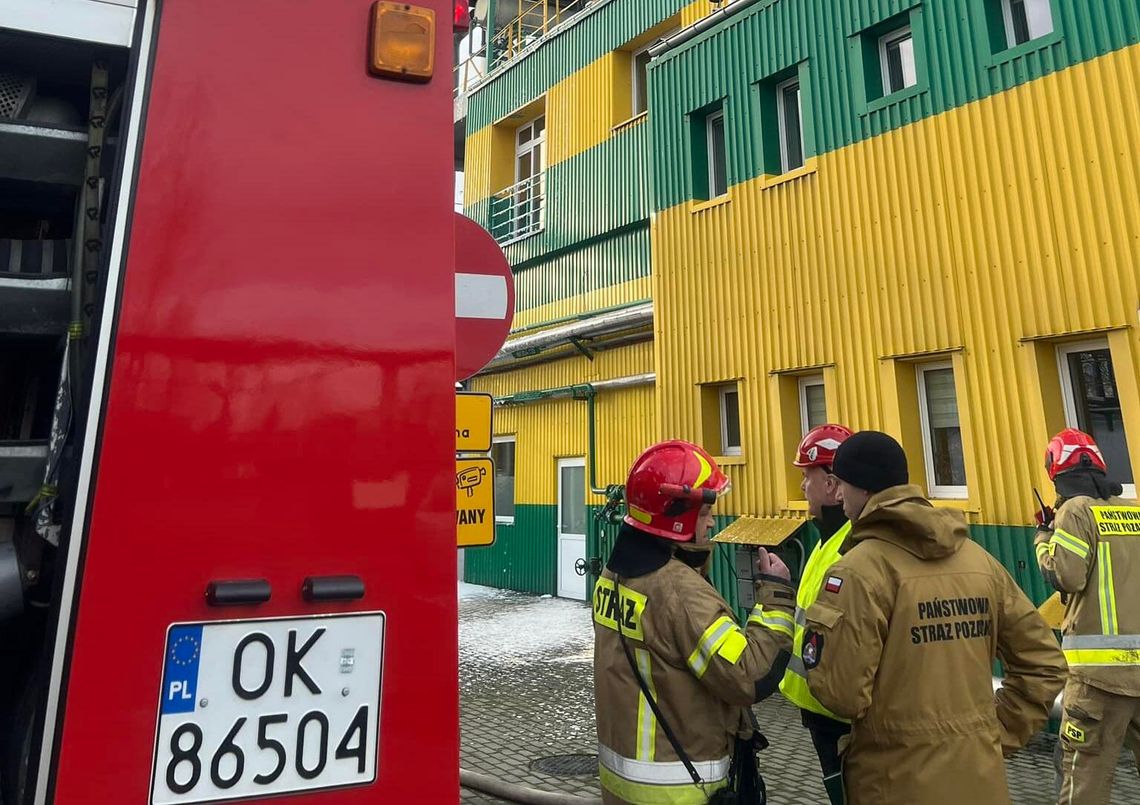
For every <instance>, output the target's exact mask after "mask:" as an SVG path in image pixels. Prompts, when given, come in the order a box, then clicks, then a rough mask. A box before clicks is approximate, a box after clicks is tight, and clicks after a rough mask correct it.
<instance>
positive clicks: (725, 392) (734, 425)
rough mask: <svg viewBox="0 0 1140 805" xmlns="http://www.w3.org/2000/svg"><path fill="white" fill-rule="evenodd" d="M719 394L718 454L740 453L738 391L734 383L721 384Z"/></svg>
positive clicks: (731, 454) (732, 454)
mask: <svg viewBox="0 0 1140 805" xmlns="http://www.w3.org/2000/svg"><path fill="white" fill-rule="evenodd" d="M719 396H720V454H721V455H722V456H739V455H741V453H742V451H741V445H740V391H739V390H738V389H737V387H736V386H735V385H732V386H723V387H722V388H721V389H720V391H719Z"/></svg>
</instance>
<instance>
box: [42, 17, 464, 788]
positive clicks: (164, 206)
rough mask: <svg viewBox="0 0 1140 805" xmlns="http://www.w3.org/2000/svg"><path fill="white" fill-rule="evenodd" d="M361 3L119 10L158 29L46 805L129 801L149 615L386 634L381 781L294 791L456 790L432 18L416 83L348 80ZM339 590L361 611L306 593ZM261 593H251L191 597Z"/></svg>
mask: <svg viewBox="0 0 1140 805" xmlns="http://www.w3.org/2000/svg"><path fill="white" fill-rule="evenodd" d="M370 5H371V4H370V2H369V1H368V0H288V2H272V1H271V0H244V1H243V2H240V3H235V2H233V0H164V2H161V3H159V4H158V5H157V7H154V6H152V7H151V8H147V9H140V14H143V15H145V14H151V13H154V14H155V18H154V19H155V31H156V34H157V35H156V41H155V45H154V51H153V60H152V63H151V70H150V75H149V76H148V78H147V87H146V89H145V93H142V95H145V103H146V106H145V108H144V114H143V115H142V120H143V126H142V145H141V152H140V153H139V154H138V155H137V160H138V161H137V181H136V184H135V188H134V190H133V194H128V195H130V203H129V208H128V209H125V210H124V209H122V208H120V212H119V214H120V215H124V214H125V215H129V216H130V217H129V227H128V229H127V237H128V240H127V245H126V251H125V258H124V260H123V262H122V268H121V274H120V287H119V299H118V301H117V311H116V312H115V320H114V325H113V332H112V334H111V337H110V339H109V341H110V355H109V375H108V378H107V385H106V389H105V394H104V399H103V403H102V410H101V411H100V410H99V407H98V406H94V407H93V413H92V417H101V421H100V432H99V440H98V444H97V446H96V448H95V450H94V464H93V467H91V468H89V469H90V477H91V490H90V491H91V496H90V507H89V509H88V517H87V521H88V522H87V524H86V533H85V530H84V524H83V523H82V522H80V523H78V524H77V525H76V528H75V531H74V533H73V534H72V546H73V550H78V549H79V547H80V545H82V554H81V559H80V562H79V564H78V587H77V592H76V597H75V606H74V609H73V612H72V621H71V636H70V638H69V643H68V644H67V648H66V658H67V662H66V666H65V671H64V676H63V684H62V690H61V691H60V693H59V701H58V709H57V711H56V715H58V714H60V713H61V714H62V715H58V717H53V713H52V712H50V711H49V713H48V717H49V720H50V721H49V724H54V725H57V728H56V752H55V759H54V763H53V775H52V776H53V780H52V787H51V788H50V791H51V800H52V801H54V802H57V803H79V802H83V803H92V804H93V805H104V804H105V805H111V804H112V803H116V804H118V803H124V802H131V803H142V802H147V801H148V799H147V797H148V786H149V784H150V778H151V762H152V752H153V748H154V741H155V720H156V711H157V706H158V701H159V686H160V677H161V674H162V668H163V658H164V653H165V642H164V641H165V637H166V631H167V628H168V626H169V625H170V624H171V623H174V622H179V621H194V620H215V619H232V618H255V617H257V618H260V617H280V616H304V615H312V614H319V613H330V612H348V611H383V612H384V613H386V616H387V629H386V644H385V652H384V653H385V662H384V670H383V692H382V700H381V721H380V738H379V744H380V745H379V766H378V777H377V782H376V783H375V784H374V785H369V786H364V787H360V788H349V789H342V790H338V791H332V792H325V793H322V794H317V795H315V796H308V797H304V801H306V802H315V803H337V804H338V805H351V803H363V802H401V803H403V802H449V801H455V799H456V796H457V794H456V792H457V790H458V775H457V769H458V707H457V701H458V694H457V689H456V684H457V683H456V655H457V648H456V632H455V623H456V594H455V584H454V582H455V572H456V571H455V554H454V551H455V531H454V495H453V483H454V482H453V464H452V459H453V455H452V450H453V448H452V447H450V446H449V445H450V444H451V434H450V426H449V424H448V423H450V422H453V421H454V397H453V394H452V381H453V372H454V366H453V362H454V358H453V355H454V312H455V311H454V268H453V265H454V255H453V250H454V246H453V229H452V227H453V221H452V216H453V213H452V125H451V119H450V116H449V115H450V109H451V98H450V89H451V87H450V84H449V82H448V69H447V66H448V65H449V64H450V60H451V55H450V41H449V38H450V36H451V32H450V14H449V9H450V6H449V4H448V3H445V2H444V0H421V2H420V5H423V6H427V7H431V8H434V10H435V12H436V20H437V30H436V37H437V41H436V56H435V61H436V75H435V78H434V79H433V80H432V81H431V82H430V83H427V84H412V83H401V82H394V81H388V80H382V79H378V78H374V77H371V76H369V75H368V73H367V70H366V52H367V51H366V45H367V35H368V25H369V9H370ZM139 98H140V93H138V92H136V103H137V102H139ZM129 158H130V155H128V159H129ZM111 270H112V271H116V270H119V269H118V268H117V267H116V266H114V265H113V266H112V268H111ZM115 304H116V303H115V302H112V303H111V304H110V305H109V307H108V309H109V310H114V309H115ZM80 492H81V494H83V493H84V490H82V489H81V490H80ZM81 541H82V542H81ZM333 574H355V575H358V576H360V577H361V578H362V579H363V580H364V583H365V586H366V593H365V596H364V598H363V599H362V600H358V601H354V602H351V603H343V604H327V603H325V604H318V603H310V602H307V601H305V600H304V599H303V597H302V594H301V589H302V582H303V580H304V579H305V577H307V576H319V575H333ZM262 578H263V579H266V580H268V581H269V583H270V585H271V587H272V597H271V598H270V600H269V601H268V602H267V603H264V604H261V605H258V606H236V607H225V608H219V607H210V606H208V605H207V603H206V600H205V596H204V593H205V591H206V589H207V585H208V584H209V583H210V582H211V581H214V580H228V579H262ZM65 618H66V613H65ZM50 730H51V727H50V726H49V732H50ZM334 740H335V739H334ZM330 751H331V750H330ZM205 762H206V763H207V764H208V759H207V760H206V761H205ZM301 799H302V798H301V797H282V798H280V799H276V800H274V801H275V802H294V801H300V800H301Z"/></svg>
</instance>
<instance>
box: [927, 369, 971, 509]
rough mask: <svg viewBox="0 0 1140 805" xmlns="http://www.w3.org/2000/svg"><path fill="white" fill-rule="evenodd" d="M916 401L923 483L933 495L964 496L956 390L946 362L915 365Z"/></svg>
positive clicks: (963, 457) (964, 481)
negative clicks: (924, 467)
mask: <svg viewBox="0 0 1140 805" xmlns="http://www.w3.org/2000/svg"><path fill="white" fill-rule="evenodd" d="M918 403H919V408H920V414H921V417H922V441H923V447H924V453H925V454H926V486H927V491H928V492H929V493H930V496H931V497H934V498H965V497H966V458H965V454H964V453H963V450H962V426H961V423H960V422H959V419H958V393H957V389H956V387H955V384H954V368H953V366H952V365H951V364H950V363H932V364H923V365H921V366H919V367H918Z"/></svg>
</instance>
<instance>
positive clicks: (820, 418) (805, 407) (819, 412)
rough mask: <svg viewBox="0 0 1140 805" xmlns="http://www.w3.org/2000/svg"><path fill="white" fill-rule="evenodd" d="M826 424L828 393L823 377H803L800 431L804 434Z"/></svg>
mask: <svg viewBox="0 0 1140 805" xmlns="http://www.w3.org/2000/svg"><path fill="white" fill-rule="evenodd" d="M825 424H827V393H826V389H825V388H824V385H823V375H812V376H811V377H801V378H800V430H801V431H802V434H806V433H807V432H808V431H809V430H811V429H812V428H816V427H819V426H820V425H825ZM802 434H801V435H802Z"/></svg>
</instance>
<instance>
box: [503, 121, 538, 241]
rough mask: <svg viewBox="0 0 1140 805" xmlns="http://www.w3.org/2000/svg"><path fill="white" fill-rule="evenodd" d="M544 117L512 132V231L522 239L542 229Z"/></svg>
mask: <svg viewBox="0 0 1140 805" xmlns="http://www.w3.org/2000/svg"><path fill="white" fill-rule="evenodd" d="M545 146H546V116H545V115H542V116H540V117H537V118H535V119H534V120H532V121H531V122H530V123H527V124H526V125H523V126H519V128H518V131H517V132H516V133H515V190H514V205H513V206H514V210H513V212H512V214H511V225H512V226H511V232H512V235H513V236H514V237H523V236H524V235H529V234H532V233H534V232H537V231H539V230H540V229H542V223H543V215H542V208H543V200H544V192H543V171H544V170H545V168H546V148H545Z"/></svg>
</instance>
